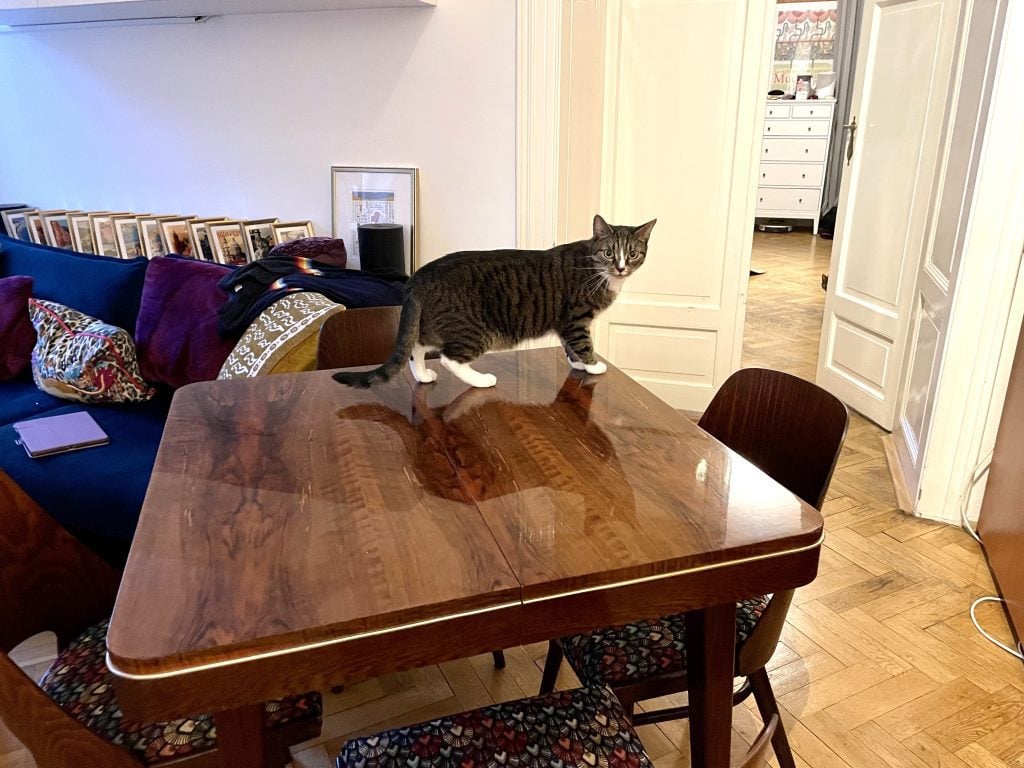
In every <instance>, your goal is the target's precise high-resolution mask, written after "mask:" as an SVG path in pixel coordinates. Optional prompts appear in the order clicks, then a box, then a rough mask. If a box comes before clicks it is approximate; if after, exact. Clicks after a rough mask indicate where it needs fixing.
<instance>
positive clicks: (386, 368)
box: [332, 293, 421, 389]
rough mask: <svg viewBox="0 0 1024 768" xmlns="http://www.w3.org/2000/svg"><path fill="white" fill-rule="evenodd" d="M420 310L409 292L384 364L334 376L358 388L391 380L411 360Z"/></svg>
mask: <svg viewBox="0 0 1024 768" xmlns="http://www.w3.org/2000/svg"><path fill="white" fill-rule="evenodd" d="M420 312H421V309H420V303H419V301H418V300H417V299H415V298H413V296H412V294H410V293H407V294H406V295H405V301H404V302H403V303H402V315H401V317H400V318H399V320H398V336H397V338H396V339H395V348H394V349H393V350H392V351H391V356H390V357H388V359H387V360H385V361H384V365H382V366H380V367H379V368H374V369H373V370H371V371H361V372H358V373H356V372H348V371H339V372H338V373H336V374H334V376H333V377H332V378H333V379H334V380H335V381H337V382H339V383H340V384H344V385H345V386H347V387H356V388H357V389H367V388H369V387H372V386H373V385H374V384H377V383H379V382H385V381H390V380H391V379H392V378H394V376H395V374H397V373H398V372H399V371H400V370H402V366H403V365H405V364H406V363H407V362H408V361H409V356H410V355H411V354H412V350H413V347H415V346H416V340H417V339H418V338H419V336H420Z"/></svg>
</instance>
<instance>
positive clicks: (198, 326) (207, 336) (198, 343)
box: [135, 256, 238, 387]
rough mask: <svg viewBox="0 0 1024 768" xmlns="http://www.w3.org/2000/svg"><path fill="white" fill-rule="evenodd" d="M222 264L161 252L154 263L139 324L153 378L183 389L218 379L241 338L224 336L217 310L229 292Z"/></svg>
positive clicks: (145, 368) (140, 345)
mask: <svg viewBox="0 0 1024 768" xmlns="http://www.w3.org/2000/svg"><path fill="white" fill-rule="evenodd" d="M230 271H231V270H229V269H228V268H227V267H223V266H221V265H219V264H209V263H206V262H200V261H194V260H192V259H180V258H174V257H169V256H159V257H157V258H155V259H153V260H152V261H151V262H150V263H149V268H148V269H147V270H146V282H145V284H144V285H143V287H142V306H141V307H140V308H139V321H138V323H137V324H136V326H135V345H136V348H137V349H138V353H139V367H140V368H141V370H142V375H143V376H144V377H145V378H146V379H148V380H149V381H162V382H163V383H165V384H170V385H171V386H172V387H183V386H185V385H186V384H191V383H193V382H196V381H212V380H213V379H216V378H217V374H218V373H219V372H220V368H221V366H222V365H223V364H224V361H225V360H226V359H227V357H228V355H229V354H230V353H231V350H232V349H234V346H235V342H236V341H238V339H237V338H234V339H224V338H221V336H220V333H219V331H218V326H217V310H218V309H220V307H221V305H222V304H223V303H224V301H225V300H226V299H227V294H226V293H224V291H222V290H221V289H220V288H218V287H217V281H218V280H220V279H221V278H222V277H224V275H225V274H227V273H228V272H230Z"/></svg>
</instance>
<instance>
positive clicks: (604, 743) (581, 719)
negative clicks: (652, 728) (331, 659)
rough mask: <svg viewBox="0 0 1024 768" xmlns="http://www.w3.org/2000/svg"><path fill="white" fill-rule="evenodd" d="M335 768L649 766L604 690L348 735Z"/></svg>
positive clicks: (581, 691) (565, 693)
mask: <svg viewBox="0 0 1024 768" xmlns="http://www.w3.org/2000/svg"><path fill="white" fill-rule="evenodd" d="M337 765H338V768H500V767H501V766H515V768H552V766H558V768H651V765H652V764H651V761H650V759H649V758H648V757H647V754H646V753H645V752H644V747H643V744H641V743H640V739H639V737H638V736H637V735H636V732H635V731H634V730H633V728H632V726H631V725H630V724H629V721H628V720H627V719H626V717H625V714H624V713H623V711H622V707H621V705H620V704H619V702H618V700H617V699H616V698H615V695H614V694H613V693H612V692H611V691H610V690H609V689H607V688H590V689H588V688H577V689H575V690H571V691H557V692H555V693H549V694H547V695H545V696H536V697H534V698H531V699H521V700H519V701H511V702H507V703H504V704H495V705H493V706H490V707H484V708H482V709H475V710H472V711H470V712H463V713H461V714H458V715H451V716H449V717H442V718H439V719H437V720H431V721H429V722H426V723H420V724H419V725H412V726H408V727H405V728H395V729H393V730H390V731H384V732H383V733H377V734H374V735H372V736H363V737H361V738H358V739H352V740H351V741H349V742H348V743H346V744H345V746H344V748H343V749H342V751H341V754H340V755H339V756H338V758H337Z"/></svg>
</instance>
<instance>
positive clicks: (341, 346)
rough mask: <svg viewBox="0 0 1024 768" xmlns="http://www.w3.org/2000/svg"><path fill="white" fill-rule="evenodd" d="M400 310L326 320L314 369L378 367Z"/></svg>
mask: <svg viewBox="0 0 1024 768" xmlns="http://www.w3.org/2000/svg"><path fill="white" fill-rule="evenodd" d="M401 315H402V308H401V307H368V308H365V309H346V310H345V311H344V312H338V313H337V314H335V315H332V316H331V317H329V318H327V322H325V323H324V324H323V326H322V327H321V328H320V340H319V341H318V342H317V348H316V367H317V370H320V371H324V370H329V369H331V368H357V367H360V366H363V365H380V364H381V363H383V362H384V361H385V360H387V359H388V355H390V354H391V350H392V349H394V346H395V338H396V337H397V336H398V320H399V318H400V317H401ZM491 655H492V656H493V657H494V666H495V668H497V669H504V668H505V652H504V651H493V652H492V654H491Z"/></svg>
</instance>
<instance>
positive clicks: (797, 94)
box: [793, 75, 811, 101]
mask: <svg viewBox="0 0 1024 768" xmlns="http://www.w3.org/2000/svg"><path fill="white" fill-rule="evenodd" d="M810 95H811V76H810V75H797V76H796V90H795V91H794V94H793V98H795V99H796V100H797V101H803V100H804V99H807V98H809V97H810Z"/></svg>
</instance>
